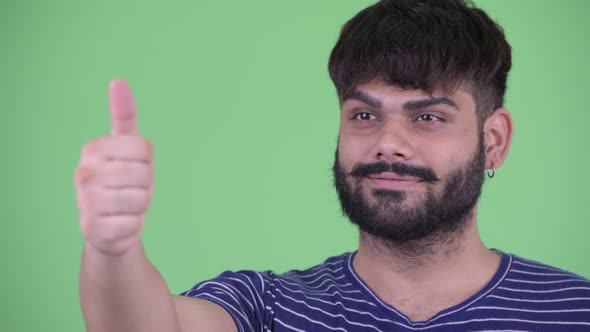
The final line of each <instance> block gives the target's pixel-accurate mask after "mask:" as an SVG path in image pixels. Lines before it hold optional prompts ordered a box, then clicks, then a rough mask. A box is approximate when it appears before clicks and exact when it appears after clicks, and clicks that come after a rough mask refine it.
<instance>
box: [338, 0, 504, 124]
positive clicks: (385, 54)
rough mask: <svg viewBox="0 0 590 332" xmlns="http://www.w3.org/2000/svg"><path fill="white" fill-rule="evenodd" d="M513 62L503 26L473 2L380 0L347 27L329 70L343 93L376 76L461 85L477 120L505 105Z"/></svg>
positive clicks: (405, 84)
mask: <svg viewBox="0 0 590 332" xmlns="http://www.w3.org/2000/svg"><path fill="white" fill-rule="evenodd" d="M511 66H512V60H511V47H510V44H509V43H508V42H507V40H506V37H505V36H504V32H503V30H502V28H501V27H500V26H499V25H498V24H496V23H495V22H494V21H493V20H492V19H491V18H490V17H489V16H488V15H487V14H486V13H485V12H484V11H483V10H481V9H479V8H477V7H475V5H474V4H473V3H472V2H471V1H468V0H381V1H379V2H377V3H375V4H374V5H372V6H370V7H367V8H365V9H363V10H362V11H360V12H359V13H358V14H357V15H355V16H354V17H353V18H352V19H350V20H349V21H348V22H346V24H345V25H344V26H343V28H342V30H341V32H340V37H339V39H338V41H337V42H336V45H335V46H334V48H333V50H332V53H331V55H330V60H329V64H328V70H329V73H330V77H331V79H332V81H333V82H334V85H335V86H336V90H337V93H338V97H339V98H340V101H342V99H343V97H344V96H346V95H347V94H348V93H350V92H352V91H353V90H354V89H355V87H356V86H358V85H359V84H363V83H367V82H369V81H371V80H373V79H380V80H383V81H384V82H385V83H386V84H390V85H396V86H399V87H401V88H408V89H410V88H413V89H421V90H423V91H425V92H427V93H432V92H433V91H434V90H435V89H441V90H442V91H444V92H446V93H450V92H452V91H454V90H456V89H457V88H458V87H460V86H463V87H465V88H467V89H468V91H469V92H470V93H471V94H472V96H473V97H474V99H475V102H476V104H477V109H478V117H479V119H480V120H482V119H485V118H487V117H488V116H489V115H490V114H491V113H492V112H493V111H494V110H495V109H497V108H498V107H501V106H502V105H503V103H504V94H505V92H506V80H507V78H508V72H509V71H510V68H511Z"/></svg>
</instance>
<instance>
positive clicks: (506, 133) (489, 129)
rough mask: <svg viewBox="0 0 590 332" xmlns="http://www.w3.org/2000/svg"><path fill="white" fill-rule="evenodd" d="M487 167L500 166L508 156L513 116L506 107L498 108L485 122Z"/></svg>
mask: <svg viewBox="0 0 590 332" xmlns="http://www.w3.org/2000/svg"><path fill="white" fill-rule="evenodd" d="M483 130H484V134H483V135H484V144H485V152H486V168H490V169H491V168H496V169H497V168H500V166H502V164H503V163H504V160H506V157H507V156H508V150H510V143H511V142H512V133H513V131H514V129H513V123H512V116H511V115H510V113H509V112H508V111H507V110H506V109H504V108H497V109H496V110H495V111H494V113H492V115H490V116H489V117H488V118H487V119H486V120H485V123H484V128H483Z"/></svg>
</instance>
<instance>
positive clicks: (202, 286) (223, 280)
mask: <svg viewBox="0 0 590 332" xmlns="http://www.w3.org/2000/svg"><path fill="white" fill-rule="evenodd" d="M270 273H271V272H255V271H238V272H232V271H225V272H223V273H222V274H220V275H219V276H218V277H216V278H213V279H210V280H206V281H203V282H200V283H198V284H196V285H195V286H194V287H193V288H191V289H190V290H188V291H185V292H182V293H181V294H180V295H182V296H188V297H193V298H198V299H203V300H208V301H211V302H214V303H216V304H218V305H220V306H221V307H223V308H224V309H225V310H226V311H227V312H228V313H229V314H230V316H231V317H232V318H233V320H234V322H235V324H236V327H237V328H238V331H239V332H250V331H252V332H254V331H270V329H269V327H270V326H272V321H273V317H272V315H271V313H272V312H273V310H272V309H270V308H272V307H274V291H273V290H272V289H271V285H272V282H271V281H270V277H269V274H270Z"/></svg>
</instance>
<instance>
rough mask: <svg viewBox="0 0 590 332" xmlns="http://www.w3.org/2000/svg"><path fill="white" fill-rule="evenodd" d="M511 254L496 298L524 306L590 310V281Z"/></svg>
mask: <svg viewBox="0 0 590 332" xmlns="http://www.w3.org/2000/svg"><path fill="white" fill-rule="evenodd" d="M505 255H508V257H509V259H510V264H509V268H508V269H507V271H506V273H505V277H504V278H503V280H502V282H501V283H500V284H499V287H498V289H497V292H496V295H499V296H500V297H501V298H503V299H511V300H513V301H517V299H518V300H521V301H525V302H523V303H531V304H532V303H547V304H552V305H553V306H560V305H564V306H567V307H570V308H571V307H578V308H585V309H590V280H588V279H587V278H585V277H582V276H580V275H578V274H576V273H573V272H570V271H566V270H564V269H561V268H558V267H555V266H551V265H548V264H545V263H541V262H538V261H536V260H532V259H526V258H523V257H520V256H518V255H514V254H505Z"/></svg>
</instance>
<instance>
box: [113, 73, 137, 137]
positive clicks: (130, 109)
mask: <svg viewBox="0 0 590 332" xmlns="http://www.w3.org/2000/svg"><path fill="white" fill-rule="evenodd" d="M109 106H110V110H111V135H112V136H119V135H139V129H138V128H137V110H136V108H135V100H134V99H133V94H132V92H131V87H129V84H128V83H127V81H125V80H123V79H114V80H112V81H111V83H110V85H109Z"/></svg>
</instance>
